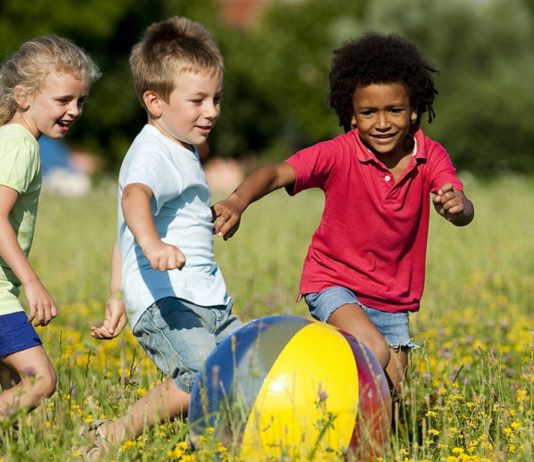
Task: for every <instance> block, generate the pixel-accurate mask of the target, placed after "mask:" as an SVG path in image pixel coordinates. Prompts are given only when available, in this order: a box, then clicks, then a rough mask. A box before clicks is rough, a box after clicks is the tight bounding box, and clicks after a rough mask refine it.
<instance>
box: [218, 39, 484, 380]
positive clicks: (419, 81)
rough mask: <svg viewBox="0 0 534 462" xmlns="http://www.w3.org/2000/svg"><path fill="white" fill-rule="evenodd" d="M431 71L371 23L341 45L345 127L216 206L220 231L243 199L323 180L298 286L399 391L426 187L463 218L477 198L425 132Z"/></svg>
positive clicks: (442, 207)
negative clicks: (360, 34) (468, 192)
mask: <svg viewBox="0 0 534 462" xmlns="http://www.w3.org/2000/svg"><path fill="white" fill-rule="evenodd" d="M435 72H436V70H435V69H433V68H432V67H431V66H430V65H429V64H428V62H427V61H426V59H425V58H424V56H422V54H421V53H420V52H419V50H418V49H417V48H416V47H415V46H414V45H413V44H412V43H410V42H408V41H407V40H405V39H404V38H401V37H399V36H395V35H381V34H376V33H369V34H367V35H365V36H363V37H362V38H361V39H359V40H354V41H350V42H348V43H346V44H344V45H343V46H342V47H341V48H339V49H337V50H336V51H335V52H334V57H333V61H332V68H331V71H330V105H331V107H332V108H333V109H334V110H335V111H336V114H337V115H338V118H339V121H340V125H342V126H343V128H344V130H345V134H344V135H340V136H338V137H336V138H334V139H332V140H329V141H325V142H322V143H319V144H316V145H314V146H312V147H310V148H307V149H303V150H301V151H299V152H297V153H296V154H294V155H293V156H292V157H290V158H289V159H288V160H287V161H284V162H281V163H278V164H274V165H270V166H266V167H264V168H261V169H259V170H258V171H256V172H255V173H253V174H252V175H251V176H250V177H249V178H247V179H246V180H245V181H244V182H243V183H242V184H241V185H240V186H239V187H238V188H237V189H236V190H235V191H234V192H233V193H232V194H231V195H230V196H229V197H228V198H227V199H226V200H224V201H221V202H219V203H217V204H215V205H214V211H215V216H216V220H215V226H214V232H215V233H217V234H218V235H219V236H223V237H224V238H225V239H228V238H230V237H231V236H232V235H233V234H234V233H235V232H236V231H237V228H238V227H239V221H240V218H241V215H242V213H243V211H244V210H245V209H246V208H247V206H248V205H249V204H250V203H252V202H254V201H256V200H257V199H259V198H261V197H263V196H265V195H266V194H268V193H270V192H271V191H274V190H276V189H278V188H282V187H285V188H286V189H287V191H288V193H289V194H291V195H293V194H297V193H298V192H300V191H302V190H304V189H308V188H314V187H316V188H321V189H322V190H323V191H324V193H325V207H324V211H323V216H322V219H321V223H320V225H319V228H318V229H317V230H316V232H315V233H314V235H313V238H312V242H311V245H310V247H309V249H308V254H307V256H306V259H305V261H304V268H303V273H302V279H301V284H300V294H301V295H302V296H304V298H305V300H306V302H307V304H308V306H309V308H310V312H311V315H312V316H313V317H314V318H316V319H318V320H320V321H324V322H328V323H330V324H332V325H334V326H336V327H338V328H341V329H343V330H344V331H346V332H349V333H351V334H352V335H354V337H356V338H357V339H359V340H360V341H362V342H363V343H364V344H366V345H367V346H368V347H369V348H370V349H371V351H372V352H373V353H374V354H375V356H376V357H377V359H378V360H379V362H380V364H381V365H382V367H383V368H384V370H385V371H386V374H387V375H388V377H389V379H390V380H391V386H392V388H393V389H394V390H397V391H398V390H399V389H400V384H401V383H402V380H403V378H404V374H405V370H406V366H407V363H408V351H409V350H410V349H411V348H413V347H415V345H414V344H413V342H412V340H411V338H410V335H409V331H408V313H409V312H414V311H417V310H418V309H419V302H420V299H421V296H422V294H423V286H424V277H425V257H426V245H427V237H428V223H429V210H430V204H431V198H430V193H432V194H433V199H432V202H433V205H434V208H435V209H436V211H437V212H438V213H439V214H440V215H442V216H443V217H444V218H446V219H447V220H448V221H450V222H451V223H453V224H455V225H457V226H463V225H467V224H468V223H470V222H471V220H472V219H473V216H474V208H473V204H472V203H471V202H470V201H469V200H468V199H467V197H466V196H465V195H464V193H463V185H462V183H461V181H460V180H459V179H458V178H457V176H456V174H455V169H454V167H453V165H452V162H451V160H450V158H449V155H448V154H447V152H446V151H445V149H444V148H443V147H442V146H441V145H440V144H438V143H437V142H435V141H433V140H431V139H430V138H428V137H427V136H425V135H424V133H423V131H422V130H421V129H420V128H419V123H420V120H421V116H422V115H423V114H424V113H428V119H429V122H431V121H432V118H433V117H434V115H435V114H434V110H433V108H432V103H433V101H434V97H435V95H436V94H437V91H436V89H435V87H434V83H433V74H434V73H435Z"/></svg>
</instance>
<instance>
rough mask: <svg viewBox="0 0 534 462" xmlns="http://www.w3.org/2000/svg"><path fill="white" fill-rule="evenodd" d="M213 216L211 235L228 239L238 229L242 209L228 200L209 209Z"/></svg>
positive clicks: (235, 202)
mask: <svg viewBox="0 0 534 462" xmlns="http://www.w3.org/2000/svg"><path fill="white" fill-rule="evenodd" d="M211 210H212V214H213V220H214V221H213V234H216V235H217V236H220V237H222V238H224V240H225V241H226V240H227V239H230V238H231V237H232V236H233V235H234V234H235V233H236V232H237V230H238V229H239V225H240V223H241V214H242V213H243V208H242V207H241V206H240V205H239V204H238V203H237V201H234V200H232V199H230V198H228V199H225V200H222V201H220V202H217V203H216V204H213V206H212V207H211Z"/></svg>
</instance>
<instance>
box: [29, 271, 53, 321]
mask: <svg viewBox="0 0 534 462" xmlns="http://www.w3.org/2000/svg"><path fill="white" fill-rule="evenodd" d="M24 292H25V293H26V299H27V300H28V304H29V306H30V315H29V316H28V321H29V322H31V323H33V325H34V326H46V325H47V324H48V323H49V322H50V321H51V320H52V319H53V318H55V317H56V316H57V308H56V304H55V303H54V299H53V298H52V297H51V296H50V294H49V293H48V291H47V290H46V289H45V287H44V286H43V284H42V283H41V281H39V280H38V279H37V280H35V281H33V282H30V283H26V284H25V285H24Z"/></svg>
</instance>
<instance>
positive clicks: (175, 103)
mask: <svg viewBox="0 0 534 462" xmlns="http://www.w3.org/2000/svg"><path fill="white" fill-rule="evenodd" d="M222 87H223V79H222V75H218V74H216V75H214V74H212V73H209V72H201V73H193V72H189V71H186V72H182V73H180V74H178V76H177V77H176V81H175V85H174V90H173V91H172V93H171V94H170V95H169V98H168V102H167V101H165V100H164V99H163V98H162V97H161V96H160V95H158V94H157V93H156V92H153V91H150V90H149V91H146V92H145V93H144V95H143V98H144V102H145V105H146V107H147V109H148V112H149V114H150V120H149V123H150V124H151V125H154V126H155V127H156V128H157V129H158V130H159V131H160V132H161V133H163V135H165V136H167V137H168V138H170V139H172V140H174V141H176V142H178V143H180V144H182V145H183V146H185V147H189V145H199V144H202V143H204V142H205V141H206V140H207V138H208V135H209V134H210V132H211V130H212V129H213V127H214V126H215V123H216V122H217V120H218V119H219V116H220V114H221V98H222Z"/></svg>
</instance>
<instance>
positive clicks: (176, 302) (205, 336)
mask: <svg viewBox="0 0 534 462" xmlns="http://www.w3.org/2000/svg"><path fill="white" fill-rule="evenodd" d="M242 325H243V324H242V322H241V321H240V319H239V318H238V317H237V316H235V315H234V314H232V310H231V305H228V306H226V305H218V306H207V307H204V306H199V305H195V304H194V303H191V302H189V301H187V300H182V299H179V298H176V297H166V298H162V299H161V300H158V301H157V302H155V303H154V304H152V305H150V306H149V307H148V308H147V309H146V311H145V312H144V313H143V314H142V315H141V317H140V318H139V321H138V322H137V324H136V325H135V326H134V328H133V334H134V335H135V337H136V338H137V340H138V341H139V343H140V344H141V346H142V347H143V349H144V350H145V351H146V353H147V354H148V356H149V357H150V359H152V361H153V362H154V364H156V366H157V367H158V369H159V370H161V371H162V372H163V373H164V374H165V375H166V376H168V377H173V378H174V380H175V382H176V385H177V386H178V387H179V388H180V389H181V390H183V391H185V392H187V393H189V392H190V391H191V387H192V385H193V382H194V380H195V377H196V375H197V373H198V372H200V370H201V368H202V365H203V364H204V361H205V360H206V358H207V357H208V355H209V354H210V353H211V351H212V350H213V349H214V348H215V347H216V346H217V345H218V344H219V343H220V342H221V341H222V340H223V339H224V338H225V337H227V336H228V335H230V334H231V333H232V332H234V331H235V330H237V329H239V328H240V327H241V326H242Z"/></svg>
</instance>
